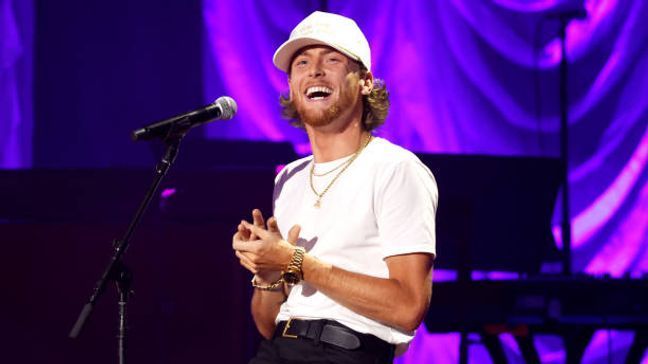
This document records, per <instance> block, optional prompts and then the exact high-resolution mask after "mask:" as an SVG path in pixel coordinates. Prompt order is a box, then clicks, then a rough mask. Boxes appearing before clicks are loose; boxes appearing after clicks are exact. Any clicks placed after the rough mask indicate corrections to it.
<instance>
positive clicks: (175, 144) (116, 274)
mask: <svg viewBox="0 0 648 364" xmlns="http://www.w3.org/2000/svg"><path fill="white" fill-rule="evenodd" d="M179 129H180V130H170V132H169V133H168V134H167V136H166V138H165V140H164V141H165V144H166V146H167V149H166V152H165V154H164V156H163V157H162V160H161V161H160V162H159V163H158V164H157V166H156V167H155V176H154V179H153V183H152V184H151V186H150V187H149V190H148V192H147V193H146V195H145V197H144V200H143V201H142V202H141V204H140V206H139V208H138V209H137V212H136V213H135V216H134V217H133V219H132V221H131V223H130V225H129V226H128V229H127V230H126V233H125V234H124V236H123V238H121V239H119V240H114V241H113V247H114V252H113V256H112V258H111V259H110V262H109V263H108V266H107V267H106V269H105V270H104V272H103V274H102V275H101V278H100V279H99V281H97V285H96V286H95V288H94V291H93V293H92V295H91V296H90V299H89V300H88V303H86V304H85V305H84V306H83V309H82V310H81V313H80V314H79V317H78V318H77V320H76V323H75V324H74V327H72V330H71V331H70V334H69V337H70V338H72V339H74V338H76V337H78V336H79V334H80V333H81V330H82V329H83V326H84V325H85V323H86V321H87V320H88V318H89V316H90V314H91V313H92V309H93V308H94V306H95V304H96V302H97V300H98V299H99V297H100V296H101V294H102V293H103V292H104V291H105V289H106V284H107V282H108V281H114V282H115V283H116V286H117V291H118V293H119V301H118V307H119V334H118V335H117V340H118V356H119V364H125V362H126V331H127V330H126V329H127V315H126V314H127V310H126V305H127V303H128V298H129V295H130V293H131V290H130V287H131V284H132V280H133V275H132V273H131V271H130V269H128V267H127V266H126V265H125V264H124V262H123V261H122V256H123V255H124V253H125V252H126V249H128V246H129V244H130V240H131V237H132V236H133V233H134V232H135V229H136V228H137V226H138V225H139V223H140V221H141V220H142V217H143V216H144V212H145V211H146V209H147V208H148V206H149V204H150V203H151V201H152V200H153V196H155V193H156V192H157V190H158V188H159V186H160V183H161V182H162V179H163V178H164V176H166V174H167V172H168V171H169V169H170V168H171V166H172V165H173V162H174V161H175V159H176V157H177V155H178V148H179V146H180V142H181V141H182V138H183V137H184V136H185V134H186V132H187V131H188V128H179Z"/></svg>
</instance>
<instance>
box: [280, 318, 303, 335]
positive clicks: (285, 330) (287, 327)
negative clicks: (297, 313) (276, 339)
mask: <svg viewBox="0 0 648 364" xmlns="http://www.w3.org/2000/svg"><path fill="white" fill-rule="evenodd" d="M291 321H292V318H289V319H288V321H286V326H284V329H283V332H282V333H281V337H288V338H291V339H297V338H299V336H297V335H291V334H289V333H288V332H287V331H288V329H289V328H290V322H291Z"/></svg>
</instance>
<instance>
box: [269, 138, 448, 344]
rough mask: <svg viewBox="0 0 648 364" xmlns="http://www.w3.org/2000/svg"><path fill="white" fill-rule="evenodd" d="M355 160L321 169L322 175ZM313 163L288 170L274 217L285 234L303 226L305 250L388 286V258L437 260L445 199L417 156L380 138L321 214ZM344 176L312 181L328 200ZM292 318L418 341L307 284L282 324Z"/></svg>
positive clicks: (295, 292)
mask: <svg viewBox="0 0 648 364" xmlns="http://www.w3.org/2000/svg"><path fill="white" fill-rule="evenodd" d="M348 158H350V157H346V158H342V159H339V160H336V161H331V162H326V163H317V164H316V165H315V173H316V174H322V173H325V172H327V171H330V170H332V169H334V168H335V167H337V166H339V165H340V164H341V163H344V162H345V161H346V160H348ZM312 163H313V157H312V156H309V157H306V158H302V159H299V160H297V161H294V162H292V163H290V164H288V165H287V166H286V167H285V168H284V169H283V170H282V171H281V173H279V175H278V176H277V178H276V180H275V192H274V216H275V217H276V218H277V222H278V225H279V229H280V231H281V234H282V235H283V236H284V237H285V236H288V231H289V230H290V228H291V227H292V226H293V225H295V224H299V225H300V226H301V232H300V239H299V241H298V245H299V246H303V247H304V248H305V249H306V251H307V252H308V253H309V254H311V255H313V256H315V257H317V258H318V259H320V260H322V261H324V262H326V263H329V264H332V265H334V266H336V267H338V268H341V269H345V270H348V271H351V272H357V273H362V274H366V275H370V276H374V277H380V278H388V277H389V271H388V269H387V264H386V263H385V260H384V259H385V258H387V257H390V256H393V255H400V254H408V253H429V254H432V255H434V254H435V253H436V252H435V222H434V217H435V213H436V207H437V200H438V192H437V185H436V182H435V180H434V176H433V175H432V172H430V170H429V169H428V168H427V167H426V166H425V165H424V164H423V163H422V162H421V161H420V160H419V159H418V158H417V157H416V156H415V155H414V154H413V153H411V152H409V151H407V150H405V149H403V148H401V147H399V146H396V145H394V144H392V143H390V142H388V141H387V140H385V139H382V138H374V139H373V140H372V141H371V143H369V145H367V147H366V148H365V150H363V151H362V152H361V153H360V155H359V156H358V157H357V159H356V160H355V161H353V162H352V163H351V165H350V166H349V167H348V168H347V169H346V171H344V172H343V173H342V174H341V175H340V176H339V178H338V179H337V180H336V181H335V182H334V183H333V184H332V185H331V187H330V189H329V190H328V191H327V192H326V193H325V194H324V196H323V197H322V199H321V202H320V207H319V208H316V207H315V206H314V204H315V202H316V201H317V196H316V195H315V193H314V192H313V190H312V189H311V186H310V183H309V174H310V168H311V164H312ZM341 170H342V168H340V169H337V170H336V171H333V172H332V173H329V174H327V175H325V176H320V177H317V176H315V177H313V182H314V185H315V189H316V190H317V191H318V192H319V193H321V192H322V191H323V190H324V189H325V188H326V186H327V185H328V184H329V183H330V182H331V180H332V179H333V178H334V177H335V176H336V175H337V174H338V173H339V171H341ZM289 318H301V319H329V320H336V321H338V322H340V323H342V324H344V325H346V326H348V327H350V328H352V329H354V330H356V331H358V332H361V333H369V334H372V335H375V336H377V337H379V338H381V339H383V340H385V341H387V342H390V343H393V344H401V343H405V342H408V341H410V340H411V339H412V338H413V337H414V333H413V332H402V331H399V330H397V329H394V328H391V327H388V326H385V325H383V324H381V323H379V322H377V321H374V320H372V319H369V318H367V317H364V316H362V315H360V314H357V313H355V312H353V311H351V310H349V309H348V308H345V307H343V306H341V305H340V304H338V303H337V302H335V301H333V300H332V299H330V298H329V297H327V296H326V295H324V294H323V293H321V292H319V291H317V290H316V289H315V288H313V287H312V286H310V285H309V284H308V283H307V282H301V283H300V284H297V285H296V286H295V287H293V289H292V291H291V292H290V296H289V297H288V299H287V301H286V302H284V303H283V304H282V306H281V309H280V312H279V314H278V316H277V319H276V321H277V322H278V321H283V320H287V319H289Z"/></svg>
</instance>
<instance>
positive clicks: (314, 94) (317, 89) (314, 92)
mask: <svg viewBox="0 0 648 364" xmlns="http://www.w3.org/2000/svg"><path fill="white" fill-rule="evenodd" d="M332 93H333V90H331V89H330V88H328V87H326V86H313V87H309V88H307V89H306V97H308V99H309V100H324V99H325V98H327V97H329V96H331V94H332Z"/></svg>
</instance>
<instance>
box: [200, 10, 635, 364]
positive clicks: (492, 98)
mask: <svg viewBox="0 0 648 364" xmlns="http://www.w3.org/2000/svg"><path fill="white" fill-rule="evenodd" d="M324 3H325V4H326V6H327V9H328V10H329V11H333V12H337V13H341V14H344V15H347V16H350V17H352V18H354V19H355V20H356V21H357V22H358V23H359V25H360V27H361V28H362V29H363V30H364V31H365V33H366V34H367V36H368V38H369V41H370V43H371V44H372V52H373V55H372V56H373V60H372V61H373V63H374V64H375V65H376V66H375V68H374V70H373V71H374V75H375V76H377V77H378V78H382V79H384V80H385V81H386V83H387V86H388V88H389V90H390V92H391V99H392V108H391V111H390V114H389V117H388V120H387V123H386V125H385V126H384V127H383V128H382V129H381V130H380V134H381V135H382V136H384V137H386V138H388V139H390V140H392V141H394V142H396V143H398V144H400V145H403V146H405V147H407V148H409V149H412V150H414V151H422V152H442V153H465V154H473V153H478V154H492V155H527V156H558V154H559V147H558V146H559V144H558V143H559V131H560V130H559V118H560V112H559V111H560V110H559V100H558V92H559V91H558V90H559V73H558V66H559V62H560V60H561V53H560V41H559V38H558V34H559V33H558V29H559V22H558V20H557V19H556V16H555V15H556V13H557V12H559V11H561V10H565V9H567V8H568V7H570V6H573V5H578V3H579V2H578V1H572V2H569V1H558V0H538V1H525V0H493V1H489V2H484V1H469V0H447V1H446V0H434V1H429V0H420V1H416V0H414V1H388V0H385V1H382V0H374V1H371V2H364V1H355V2H349V1H335V0H331V1H326V2H324ZM580 3H582V1H581V2H580ZM321 5H322V2H319V1H304V2H302V1H286V0H282V1H272V2H265V1H255V0H220V1H219V0H206V1H204V17H205V26H206V43H207V44H206V47H207V52H206V59H205V75H206V76H205V77H206V85H207V86H206V89H205V95H206V97H207V98H208V99H209V100H211V99H214V98H216V97H218V96H219V95H221V94H228V95H231V96H232V97H234V98H235V99H236V100H237V102H238V103H239V110H240V112H239V114H238V116H237V120H235V121H234V122H232V123H230V124H225V123H219V124H214V125H211V126H210V127H209V130H208V135H209V136H210V137H212V138H234V139H236V138H242V139H263V140H265V139H267V140H288V141H291V142H293V143H294V144H295V146H296V147H297V149H298V151H301V152H304V153H305V152H308V147H307V141H306V138H305V136H304V135H303V134H302V133H301V131H299V130H295V129H293V128H292V127H290V126H289V125H288V123H287V122H286V121H284V120H281V119H280V117H279V107H278V102H277V100H278V95H279V94H280V93H285V92H286V91H287V84H286V76H285V75H284V74H282V73H281V72H280V71H277V70H276V69H274V67H273V65H272V62H271V58H272V54H273V52H274V50H275V49H276V48H277V47H278V46H279V45H280V44H281V43H282V42H283V41H284V40H285V39H287V37H288V34H289V32H290V30H291V29H292V28H293V27H294V25H296V24H297V22H298V21H299V20H300V19H301V18H303V17H305V16H306V15H307V14H309V13H310V12H312V11H314V10H317V9H319V8H320V6H321ZM584 6H585V8H586V10H587V13H588V14H587V18H585V19H581V20H574V21H572V22H571V23H570V24H569V26H568V28H567V39H568V41H567V54H568V57H567V58H568V62H569V70H570V73H569V120H570V125H569V129H570V143H571V146H570V172H569V180H570V186H571V191H572V194H571V202H570V203H571V213H572V216H571V218H572V223H573V245H574V268H575V270H577V271H585V272H589V273H595V274H600V273H609V274H612V275H613V276H621V275H624V274H631V275H635V276H636V275H640V274H642V273H645V272H646V271H648V249H647V247H648V183H647V181H648V168H647V166H648V164H647V159H648V128H647V126H648V92H646V85H648V57H647V53H646V51H647V48H648V23H647V22H646V21H645V19H644V18H645V15H646V14H648V1H646V0H635V1H619V0H588V1H585V3H584ZM222 14H228V16H223V15H222ZM556 210H557V211H560V210H559V209H556ZM558 217H559V216H556V219H555V221H556V222H557V221H558V219H557V218H558ZM555 225H556V227H555V228H554V230H555V231H554V233H555V234H554V235H555V236H556V240H557V242H558V244H559V245H560V232H559V228H558V226H557V225H558V224H557V223H556V224H555ZM440 243H442V242H440ZM421 331H424V328H421ZM624 335H625V336H624ZM627 336H628V335H627V334H624V333H617V332H611V333H600V334H598V335H597V336H596V337H595V339H594V340H593V341H592V343H591V345H590V349H588V351H587V353H586V360H587V361H596V360H597V358H598V359H601V358H600V356H601V355H603V354H601V353H603V352H606V351H607V348H608V339H609V340H611V341H612V342H615V343H617V342H619V340H620V342H626V343H627ZM617 337H618V338H619V340H617ZM624 338H625V341H623V340H624ZM505 339H506V338H505ZM511 340H512V339H511ZM552 342H555V340H553V341H552V340H545V341H543V343H541V346H542V347H541V349H543V360H544V359H546V360H547V362H557V361H560V360H563V359H564V358H563V357H562V355H563V354H562V353H561V352H560V351H556V350H555V348H556V346H557V345H552ZM456 346H457V338H456V336H438V335H429V334H427V335H419V336H418V337H417V339H416V341H415V342H414V344H413V347H412V349H411V350H410V351H409V352H408V354H407V355H406V356H405V357H404V358H403V359H401V363H416V362H423V361H424V359H425V358H427V360H430V359H429V358H432V357H433V358H434V361H435V362H455V361H456ZM474 350H475V351H480V350H481V349H479V348H476V349H474ZM471 354H474V355H479V353H478V352H475V353H471ZM508 354H509V355H512V356H514V357H515V356H517V355H519V353H515V351H514V350H513V349H511V350H510V352H509V353H508ZM601 360H602V359H601Z"/></svg>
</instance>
